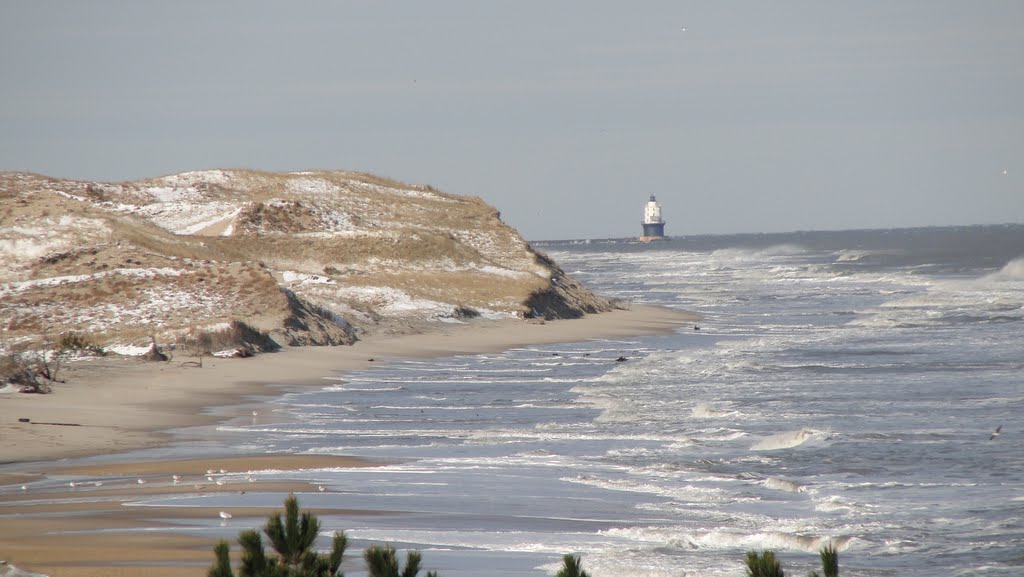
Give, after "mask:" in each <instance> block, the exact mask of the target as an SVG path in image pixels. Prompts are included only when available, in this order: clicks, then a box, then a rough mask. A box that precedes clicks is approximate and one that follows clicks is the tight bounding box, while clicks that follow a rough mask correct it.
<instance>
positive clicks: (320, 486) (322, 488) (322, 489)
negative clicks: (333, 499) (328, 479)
mask: <svg viewBox="0 0 1024 577" xmlns="http://www.w3.org/2000/svg"><path fill="white" fill-rule="evenodd" d="M316 490H317V491H320V492H321V493H323V492H324V491H326V490H327V489H326V488H325V487H324V486H323V485H317V486H316Z"/></svg>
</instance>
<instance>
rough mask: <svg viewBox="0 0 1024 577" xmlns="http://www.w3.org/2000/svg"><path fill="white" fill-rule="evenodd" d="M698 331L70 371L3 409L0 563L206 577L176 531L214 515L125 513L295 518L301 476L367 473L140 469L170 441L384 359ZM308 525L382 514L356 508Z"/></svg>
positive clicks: (173, 464)
mask: <svg viewBox="0 0 1024 577" xmlns="http://www.w3.org/2000/svg"><path fill="white" fill-rule="evenodd" d="M697 318H698V317H697V316H696V315H692V314H688V313H682V312H678V311H672V310H668V309H662V308H655V307H642V306H635V307H633V308H632V309H631V310H625V311H624V310H617V311H613V312H610V313H604V314H600V315H589V316H587V317H584V318H583V319H577V320H569V321H549V322H544V323H542V322H537V321H533V322H528V321H522V320H511V319H510V320H502V321H486V320H481V321H475V322H473V323H470V324H457V325H455V324H453V325H445V326H443V327H439V328H438V329H437V330H436V331H432V332H430V333H422V334H410V335H399V336H376V337H370V338H367V339H366V340H363V341H360V342H358V343H356V344H355V345H353V346H351V347H303V348H291V349H288V350H286V351H283V352H279V353H271V354H264V355H260V356H257V357H254V358H250V359H219V358H211V357H207V358H205V359H203V367H202V368H198V367H195V366H186V365H183V363H182V361H181V360H178V359H174V360H172V361H171V362H166V363H147V362H143V361H139V360H135V359H111V358H102V359H95V360H89V361H80V362H76V363H73V364H71V365H70V366H69V367H68V368H67V369H66V370H65V372H64V374H63V377H64V378H65V379H66V380H67V382H66V383H63V384H58V385H57V386H56V387H55V390H54V392H53V393H52V394H49V395H24V394H16V393H4V394H2V396H0V559H3V560H6V561H8V562H10V563H12V564H14V565H16V566H18V567H19V568H21V569H24V570H31V571H36V572H41V573H45V574H49V575H52V576H54V577H61V576H73V577H99V576H117V575H145V576H154V577H164V576H170V575H174V576H192V575H194V576H197V577H198V576H202V575H205V574H206V571H207V569H208V568H209V566H210V564H211V563H212V561H213V555H212V547H213V545H214V544H215V542H216V539H211V538H210V537H209V536H204V535H202V534H197V532H196V531H183V530H181V529H182V528H187V527H189V526H190V524H189V520H190V519H207V520H208V519H217V518H218V517H217V516H218V513H219V511H212V510H209V509H208V508H205V507H173V506H168V507H158V508H154V507H138V506H131V504H132V503H133V502H136V501H139V500H142V499H147V498H152V497H153V496H181V495H195V494H204V493H208V492H233V493H238V494H245V493H246V492H250V493H253V492H257V491H258V492H275V493H282V494H287V493H289V492H291V493H295V494H297V495H300V505H301V503H302V498H301V494H302V493H304V492H310V493H312V492H316V491H318V488H317V487H316V486H314V485H312V484H311V483H310V482H309V481H308V479H309V475H308V474H305V473H304V471H309V470H315V469H323V468H338V467H372V466H374V465H376V464H377V463H375V462H373V461H370V460H366V459H358V458H352V457H344V456H330V455H291V454H272V455H262V454H259V455H246V454H237V453H236V454H230V449H229V448H225V454H221V455H212V456H204V457H202V458H191V459H170V460H167V459H146V458H145V457H142V458H140V457H139V455H140V454H142V455H144V454H145V453H144V452H142V453H140V452H139V449H145V448H147V447H159V446H162V445H166V444H167V443H168V442H171V441H173V440H175V439H177V438H178V437H174V436H172V435H171V434H169V433H168V432H167V431H168V430H170V429H178V428H181V427H191V426H198V425H209V424H213V423H216V422H221V421H224V420H226V419H228V418H231V417H232V416H241V415H245V414H248V412H249V411H251V410H255V411H256V412H257V414H260V411H261V406H260V404H259V401H258V398H257V397H259V396H268V395H277V394H280V393H281V392H283V391H285V390H292V389H295V388H301V387H322V386H325V384H326V383H325V382H324V380H323V379H324V378H325V377H335V378H336V377H337V376H338V375H339V374H340V373H339V372H341V371H346V370H356V369H362V368H366V367H369V366H372V365H373V364H374V363H381V362H386V361H387V360H389V359H399V358H410V357H437V356H449V355H455V354H472V353H484V352H495V351H500V350H506V349H509V348H513V347H517V346H526V345H540V344H549V343H557V342H578V341H585V340H589V339H598V338H615V337H625V336H638V335H647V334H666V333H671V332H672V331H675V330H677V329H679V328H680V327H685V326H686V325H688V324H691V323H693V322H694V321H695V320H697ZM187 360H193V359H187ZM211 408H220V409H219V410H217V411H211V410H209V409H211ZM254 418H255V417H254ZM20 419H28V422H24V421H22V420H20ZM126 451H133V452H132V453H131V455H132V456H131V457H130V458H129V457H125V458H123V459H122V458H118V457H117V454H119V453H123V452H126ZM87 455H108V456H110V457H107V458H104V459H103V460H102V462H96V461H91V462H89V463H88V464H75V463H74V462H68V461H67V459H69V458H74V457H80V456H87ZM221 469H223V470H224V473H221ZM261 470H278V471H293V472H295V474H294V478H288V475H287V474H285V475H284V476H283V477H281V478H280V479H278V480H275V481H273V482H257V483H253V482H249V481H248V479H247V472H250V471H261ZM173 475H178V476H179V479H178V480H177V481H175V480H174V478H173V477H172V476H173ZM140 480H141V481H142V482H141V483H140V482H139V481H140ZM218 482H219V483H218ZM72 483H74V484H75V486H71V484H72ZM96 483H101V484H100V485H96ZM23 485H24V486H25V489H24V490H23V489H22V488H21V487H22V486H23ZM280 509H281V506H280V504H277V505H275V506H272V507H269V506H268V507H265V508H264V507H255V508H254V507H240V508H238V509H237V510H235V509H232V510H231V511H226V512H229V513H230V514H231V515H232V517H231V519H230V520H228V521H227V522H229V523H231V526H232V527H234V526H236V525H237V526H238V530H239V531H241V530H242V529H247V528H255V527H259V526H261V525H262V524H263V520H264V518H265V517H266V516H267V515H269V514H271V513H274V512H277V511H279V510H280ZM314 512H316V513H318V514H323V513H336V514H344V515H375V514H380V512H377V511H365V510H359V509H358V508H353V509H344V510H341V509H338V510H332V511H326V510H321V509H317V510H315V511H314ZM207 522H208V521H207ZM235 549H237V547H235ZM353 555H355V556H358V554H357V552H355V553H353V552H350V554H349V557H352V556H353Z"/></svg>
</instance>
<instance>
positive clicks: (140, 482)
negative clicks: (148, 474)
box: [135, 479, 146, 485]
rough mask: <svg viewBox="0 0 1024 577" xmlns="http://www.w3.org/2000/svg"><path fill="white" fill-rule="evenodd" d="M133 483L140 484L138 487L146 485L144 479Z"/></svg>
mask: <svg viewBox="0 0 1024 577" xmlns="http://www.w3.org/2000/svg"><path fill="white" fill-rule="evenodd" d="M135 482H136V483H138V484H140V485H145V484H146V480H145V479H136V480H135Z"/></svg>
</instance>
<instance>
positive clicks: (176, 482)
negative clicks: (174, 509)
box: [171, 475, 181, 485]
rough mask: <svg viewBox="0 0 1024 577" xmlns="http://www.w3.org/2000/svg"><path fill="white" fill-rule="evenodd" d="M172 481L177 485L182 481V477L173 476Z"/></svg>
mask: <svg viewBox="0 0 1024 577" xmlns="http://www.w3.org/2000/svg"><path fill="white" fill-rule="evenodd" d="M171 480H173V481H174V484H175V485H177V484H178V481H180V480H181V475H171Z"/></svg>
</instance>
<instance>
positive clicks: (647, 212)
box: [640, 194, 665, 242]
mask: <svg viewBox="0 0 1024 577" xmlns="http://www.w3.org/2000/svg"><path fill="white" fill-rule="evenodd" d="M641 224H643V226H644V234H643V235H642V236H641V237H640V241H641V242H651V241H652V240H665V219H663V218H661V205H660V204H658V201H657V200H656V199H655V198H654V195H653V194H652V195H651V199H650V200H649V201H647V204H646V205H645V206H644V221H643V223H641Z"/></svg>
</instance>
